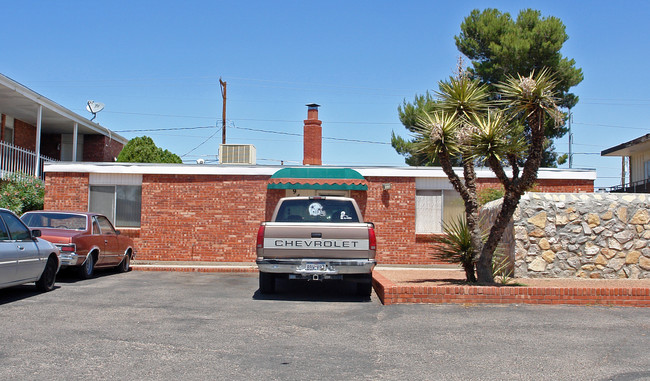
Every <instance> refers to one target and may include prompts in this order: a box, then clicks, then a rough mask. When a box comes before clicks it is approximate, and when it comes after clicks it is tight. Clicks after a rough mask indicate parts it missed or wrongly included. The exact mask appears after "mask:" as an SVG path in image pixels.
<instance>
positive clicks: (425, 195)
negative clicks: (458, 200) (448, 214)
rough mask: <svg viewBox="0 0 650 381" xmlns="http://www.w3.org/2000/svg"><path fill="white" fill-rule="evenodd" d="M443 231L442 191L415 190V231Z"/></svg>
mask: <svg viewBox="0 0 650 381" xmlns="http://www.w3.org/2000/svg"><path fill="white" fill-rule="evenodd" d="M441 232H442V191H440V190H416V191H415V233H416V234H431V233H441Z"/></svg>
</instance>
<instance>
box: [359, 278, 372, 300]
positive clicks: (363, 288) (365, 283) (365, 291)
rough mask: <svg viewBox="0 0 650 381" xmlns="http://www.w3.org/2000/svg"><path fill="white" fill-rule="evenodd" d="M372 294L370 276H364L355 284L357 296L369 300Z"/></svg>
mask: <svg viewBox="0 0 650 381" xmlns="http://www.w3.org/2000/svg"><path fill="white" fill-rule="evenodd" d="M370 294H372V274H368V275H364V277H363V279H361V280H360V281H359V282H357V295H358V296H361V297H364V298H369V297H370Z"/></svg>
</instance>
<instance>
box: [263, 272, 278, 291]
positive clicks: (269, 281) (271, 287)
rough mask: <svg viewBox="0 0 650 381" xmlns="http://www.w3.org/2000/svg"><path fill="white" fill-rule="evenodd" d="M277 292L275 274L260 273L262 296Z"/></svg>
mask: <svg viewBox="0 0 650 381" xmlns="http://www.w3.org/2000/svg"><path fill="white" fill-rule="evenodd" d="M274 292H275V274H271V273H263V272H260V294H273V293H274Z"/></svg>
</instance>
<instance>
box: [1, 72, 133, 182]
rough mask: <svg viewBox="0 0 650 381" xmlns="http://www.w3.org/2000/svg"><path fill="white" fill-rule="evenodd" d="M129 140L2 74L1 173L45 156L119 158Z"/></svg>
mask: <svg viewBox="0 0 650 381" xmlns="http://www.w3.org/2000/svg"><path fill="white" fill-rule="evenodd" d="M126 142H127V139H125V138H124V137H122V136H120V135H118V134H115V133H114V132H112V131H110V130H108V129H107V128H105V127H102V126H101V125H99V124H97V123H94V122H92V121H90V120H88V119H86V118H84V117H82V116H81V115H78V114H76V113H74V112H72V111H70V110H68V109H67V108H65V107H63V106H61V105H59V104H57V103H55V102H53V101H51V100H49V99H47V98H45V97H44V96H42V95H40V94H38V93H36V92H34V91H32V90H30V89H28V88H27V87H25V86H23V85H21V84H20V83H18V82H16V81H14V80H12V79H10V78H7V77H5V76H4V75H1V74H0V177H1V178H4V177H5V176H6V175H8V174H11V173H14V172H23V173H28V174H30V175H34V176H36V177H42V176H41V175H42V163H43V162H45V161H59V160H68V161H73V162H74V161H86V162H106V161H114V160H115V157H116V156H117V155H118V154H119V153H120V151H121V150H122V148H123V147H124V144H126Z"/></svg>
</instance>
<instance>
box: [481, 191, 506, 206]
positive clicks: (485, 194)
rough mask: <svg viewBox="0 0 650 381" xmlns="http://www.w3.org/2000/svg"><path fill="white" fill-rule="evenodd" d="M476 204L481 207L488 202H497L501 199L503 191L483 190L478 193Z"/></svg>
mask: <svg viewBox="0 0 650 381" xmlns="http://www.w3.org/2000/svg"><path fill="white" fill-rule="evenodd" d="M477 196H478V203H479V205H481V206H483V205H485V204H487V203H488V202H490V201H494V200H498V199H500V198H501V197H503V189H501V188H484V189H481V190H480V191H478V194H477Z"/></svg>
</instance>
